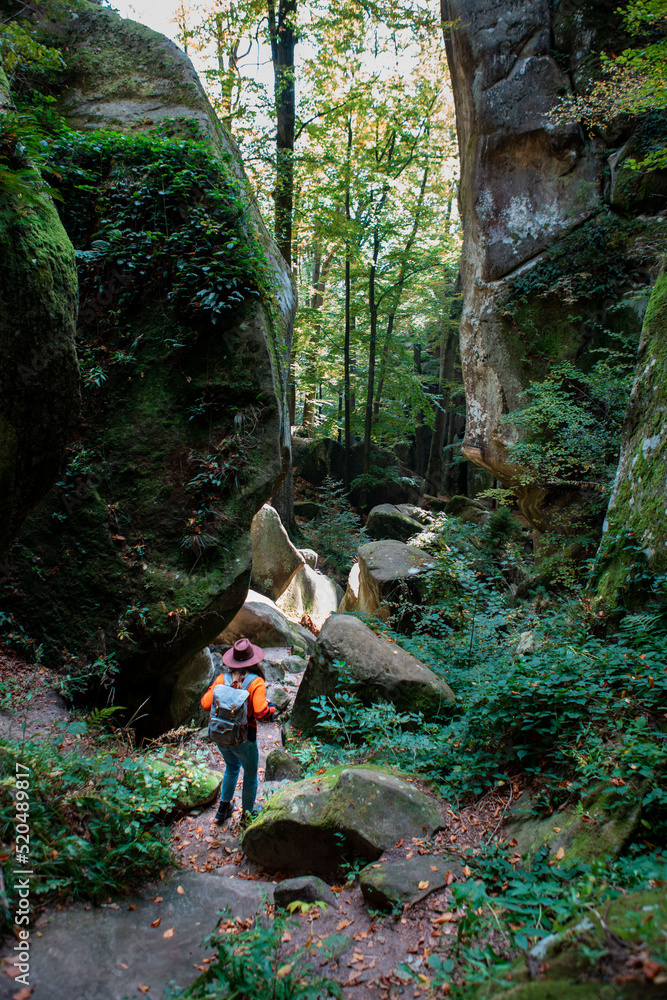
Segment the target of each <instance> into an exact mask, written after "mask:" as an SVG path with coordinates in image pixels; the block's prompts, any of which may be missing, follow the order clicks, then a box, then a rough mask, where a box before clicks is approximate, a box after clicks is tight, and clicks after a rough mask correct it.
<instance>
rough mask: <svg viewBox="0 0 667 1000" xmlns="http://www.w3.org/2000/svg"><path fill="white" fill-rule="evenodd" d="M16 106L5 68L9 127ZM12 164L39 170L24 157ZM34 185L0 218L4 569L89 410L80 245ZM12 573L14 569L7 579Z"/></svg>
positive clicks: (2, 83) (2, 99)
mask: <svg viewBox="0 0 667 1000" xmlns="http://www.w3.org/2000/svg"><path fill="white" fill-rule="evenodd" d="M10 105H11V99H10V96H9V88H8V86H7V78H6V77H5V74H4V71H3V70H2V68H1V67H0V121H1V120H2V118H3V116H4V110H3V109H4V108H6V107H9V106H10ZM9 166H10V167H11V168H12V169H14V170H26V169H28V168H29V166H30V164H29V163H28V162H27V161H25V160H23V159H22V157H21V156H20V155H17V154H16V153H15V155H14V157H13V159H11V160H10V162H9ZM34 180H35V183H36V185H37V186H36V187H35V189H34V191H35V197H34V199H33V200H32V201H30V202H28V203H27V205H26V202H25V200H19V199H18V198H17V197H16V196H12V195H11V194H10V195H7V194H6V189H5V188H4V186H3V211H2V216H1V217H0V357H2V365H1V366H0V562H2V557H3V556H4V554H5V552H6V551H7V548H8V547H9V544H10V543H11V542H12V541H13V539H14V537H15V536H16V532H17V530H18V528H19V525H20V524H21V523H22V521H23V519H24V518H25V516H26V514H27V513H28V511H29V510H30V509H31V508H32V507H33V505H34V504H35V503H36V502H37V501H38V500H40V499H41V498H42V497H43V496H44V494H45V493H46V492H47V491H48V489H49V488H50V487H51V486H52V484H53V482H54V481H55V479H56V477H57V475H58V473H59V471H60V469H61V468H62V466H63V464H64V460H65V446H66V445H67V443H68V441H69V436H70V432H71V430H72V427H73V425H74V421H75V420H76V418H77V416H78V414H79V407H80V405H81V398H80V394H79V367H78V364H77V360H76V351H75V348H74V329H75V322H76V313H77V307H78V285H77V277H76V264H75V260H74V247H73V246H72V244H71V242H70V240H69V238H68V236H67V233H66V232H65V230H64V228H63V226H62V223H61V221H60V219H59V217H58V213H57V212H56V209H55V207H54V204H53V202H52V200H51V198H50V197H49V196H48V195H47V194H46V193H44V192H42V193H41V194H39V195H38V191H39V187H40V186H41V182H40V181H39V176H38V174H37V172H35V174H34ZM24 183H25V181H24ZM3 570H4V572H3ZM8 573H11V561H9V562H8V563H7V564H6V567H3V568H2V569H0V579H1V578H2V577H3V576H5V575H6V574H8Z"/></svg>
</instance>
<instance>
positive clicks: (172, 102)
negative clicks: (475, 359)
mask: <svg viewBox="0 0 667 1000" xmlns="http://www.w3.org/2000/svg"><path fill="white" fill-rule="evenodd" d="M52 30H53V39H54V40H55V42H56V43H57V44H58V45H60V46H61V47H62V49H63V52H64V53H65V55H66V62H67V71H66V74H65V76H64V79H63V80H62V81H61V82H60V84H59V86H58V89H57V93H56V96H57V101H58V108H59V110H60V111H61V112H62V113H63V114H64V115H65V117H66V120H67V122H68V123H69V124H70V125H71V126H72V127H74V128H75V129H76V130H77V132H76V133H71V132H70V133H67V132H64V133H62V134H61V135H59V136H58V137H57V138H56V140H55V142H54V144H53V152H52V159H53V163H54V164H55V165H56V167H57V169H58V171H59V174H60V177H61V180H60V181H59V186H60V189H61V193H62V195H63V197H64V202H63V204H62V206H61V209H60V211H61V216H62V219H63V221H64V224H65V227H66V228H67V230H68V232H69V235H70V238H71V239H72V242H73V243H74V246H75V248H76V251H77V257H78V263H79V275H80V287H81V309H80V321H79V326H78V330H77V348H78V352H79V357H80V360H81V369H82V380H83V387H84V397H83V420H82V423H81V424H80V426H79V428H78V431H77V433H76V435H75V436H74V438H73V440H72V441H71V443H70V452H69V455H70V462H69V465H68V467H67V469H66V472H65V475H64V476H63V478H62V479H61V481H60V482H59V483H58V484H57V485H56V487H54V488H53V489H52V490H51V492H50V493H49V494H48V496H47V497H46V498H45V499H44V500H43V501H42V502H41V503H40V504H39V505H38V506H37V507H36V508H35V509H34V510H33V512H32V513H31V515H30V516H29V518H28V520H27V522H26V524H25V526H24V528H23V530H22V531H21V533H20V535H19V538H18V539H17V541H16V543H15V545H14V547H13V549H12V551H11V553H10V556H9V560H10V565H11V576H10V580H9V582H8V584H7V586H6V588H5V596H6V598H7V600H6V605H7V606H8V607H9V609H10V610H11V611H12V612H13V614H14V616H15V620H16V622H17V623H18V624H19V625H20V626H21V627H22V628H23V629H24V630H25V632H26V633H27V635H28V636H29V637H30V638H31V639H32V640H33V641H34V642H35V643H38V644H40V645H41V646H42V647H43V657H44V659H45V661H46V662H48V663H49V664H51V665H55V666H58V667H60V669H62V670H63V671H64V672H65V673H66V674H67V675H68V676H69V680H68V684H69V687H70V689H72V690H76V689H77V688H78V689H86V688H90V687H94V686H96V685H98V684H99V681H100V678H102V681H103V683H105V684H106V685H107V686H109V687H111V686H114V687H115V688H116V693H117V701H119V702H120V703H121V704H125V705H129V706H136V705H138V704H139V703H140V702H142V701H143V700H144V699H145V698H148V699H149V701H148V703H147V705H146V707H145V708H144V709H143V711H144V712H147V713H148V714H149V717H150V720H151V721H152V725H153V726H154V727H159V726H161V725H166V724H168V721H169V714H168V709H169V702H170V697H171V690H172V688H173V684H174V682H175V679H176V677H177V676H178V673H179V671H180V670H181V669H182V667H183V665H184V664H185V663H187V661H188V659H189V657H190V656H192V654H193V653H195V652H196V651H197V650H199V649H201V648H202V647H203V646H204V645H206V643H207V642H209V641H210V640H211V639H213V638H214V637H215V636H216V635H218V634H219V633H220V632H221V631H222V629H223V628H224V627H225V626H226V624H227V623H228V622H229V621H230V620H231V618H233V616H234V615H235V613H236V611H237V610H238V608H239V607H240V606H241V605H242V603H243V600H244V599H245V595H246V591H247V586H248V581H249V578H250V566H251V545H250V534H249V528H250V522H251V520H252V517H253V515H254V513H255V511H256V510H257V509H258V508H259V507H261V505H262V504H263V503H264V501H265V500H266V499H267V498H268V497H269V496H270V495H271V493H272V490H273V487H274V484H275V482H276V480H278V479H279V478H280V477H281V475H282V474H283V473H284V470H285V466H286V463H287V462H288V460H289V428H288V427H287V426H286V423H285V420H284V418H283V414H284V413H285V412H286V410H285V408H284V399H285V385H284V363H285V359H286V357H287V356H288V354H289V347H290V340H291V331H292V322H293V316H294V310H295V304H296V303H295V296H294V293H293V289H292V283H291V278H290V274H289V271H288V269H287V268H286V266H285V265H284V263H283V261H282V258H280V257H279V255H278V253H277V251H276V249H275V247H274V245H273V242H272V240H271V239H270V237H269V236H268V234H267V232H266V230H265V228H264V226H263V223H262V222H261V219H260V216H259V212H258V210H257V208H256V206H255V205H254V203H253V199H252V196H251V193H250V191H249V187H248V184H247V181H246V178H245V175H244V172H243V167H242V165H241V163H240V160H239V157H238V152H237V150H236V148H235V146H234V144H233V142H232V141H231V140H230V139H229V137H228V135H227V134H226V133H225V131H224V129H223V128H222V126H221V125H220V124H219V123H218V122H217V120H216V119H215V117H214V115H213V112H212V110H211V108H210V106H209V104H208V101H207V99H206V97H205V95H204V93H203V90H202V88H201V85H200V83H199V81H198V79H197V77H196V75H195V73H194V71H193V68H192V65H191V63H190V61H189V59H188V58H187V57H186V56H185V55H184V54H183V53H182V52H181V51H180V50H179V49H178V48H177V47H176V46H175V45H174V44H173V43H171V42H170V41H168V40H167V39H166V38H164V37H163V36H161V35H158V34H156V33H155V32H152V31H150V30H149V29H147V28H145V27H143V26H142V25H138V24H136V23H134V22H132V21H126V20H123V19H121V18H120V17H119V16H118V15H117V14H115V13H114V12H112V11H110V10H106V9H101V8H99V7H89V8H87V9H83V10H82V11H81V12H80V13H79V14H78V16H75V17H74V18H73V19H72V20H70V21H69V22H68V23H67V24H66V25H64V26H62V25H61V26H54V27H53V29H52ZM92 130H101V131H95V132H93V131H92Z"/></svg>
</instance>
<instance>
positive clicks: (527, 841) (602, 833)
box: [505, 785, 643, 864]
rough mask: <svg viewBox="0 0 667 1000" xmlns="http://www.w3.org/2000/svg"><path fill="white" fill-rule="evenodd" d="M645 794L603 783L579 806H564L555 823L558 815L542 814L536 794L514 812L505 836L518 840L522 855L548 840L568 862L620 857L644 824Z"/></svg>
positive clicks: (552, 853)
mask: <svg viewBox="0 0 667 1000" xmlns="http://www.w3.org/2000/svg"><path fill="white" fill-rule="evenodd" d="M642 798H643V795H642V792H641V791H639V790H638V789H633V794H632V795H625V796H621V795H619V792H618V789H617V788H614V787H613V786H605V785H600V786H599V787H598V788H596V789H594V790H593V791H591V792H590V793H589V794H588V795H587V796H586V797H585V798H584V799H583V801H582V802H581V804H580V807H579V808H575V807H574V806H570V807H568V808H567V809H563V810H562V811H561V812H559V813H558V818H557V821H554V816H553V815H551V816H545V817H540V816H539V815H536V814H535V811H534V809H533V802H532V800H531V798H530V797H528V796H527V797H526V799H525V801H524V799H523V797H522V799H521V804H520V805H519V806H518V807H516V808H515V809H514V810H512V812H511V813H510V815H509V819H508V821H507V823H506V825H505V837H506V838H507V839H508V840H511V839H514V840H516V842H517V848H516V849H517V851H518V853H519V854H521V855H529V856H530V855H533V854H535V853H536V852H537V851H538V850H539V849H540V848H541V847H543V846H544V845H545V844H546V845H547V846H548V847H549V852H550V854H551V856H552V857H556V856H558V857H559V860H560V859H562V860H563V863H564V864H575V863H576V862H577V861H583V862H586V863H588V864H590V863H591V862H593V861H600V860H604V859H605V858H609V857H618V855H619V854H620V853H621V851H622V850H623V848H624V847H625V846H626V845H627V844H628V843H629V842H630V840H631V838H632V836H633V834H634V833H635V831H636V829H637V827H638V825H639V821H640V816H641V802H642Z"/></svg>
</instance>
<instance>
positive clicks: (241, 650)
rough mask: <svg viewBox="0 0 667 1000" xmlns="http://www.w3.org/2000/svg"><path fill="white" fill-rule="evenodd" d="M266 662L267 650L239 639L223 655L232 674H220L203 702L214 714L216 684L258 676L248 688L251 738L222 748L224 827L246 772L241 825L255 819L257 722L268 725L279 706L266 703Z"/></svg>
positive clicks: (220, 811)
mask: <svg viewBox="0 0 667 1000" xmlns="http://www.w3.org/2000/svg"><path fill="white" fill-rule="evenodd" d="M263 659H264V650H263V649H260V647H259V646H255V645H254V644H253V643H252V642H250V640H249V639H238V640H237V641H236V642H235V643H234V645H233V646H232V648H231V649H228V650H227V652H226V653H224V654H223V657H222V662H223V663H224V665H225V666H226V667H227V670H228V671H229V673H227V674H218V676H217V677H216V679H215V680H214V681H213V683H212V684H211V686H210V688H209V689H208V691H207V692H206V694H205V695H204V696H203V698H202V700H201V706H202V708H204V709H206V711H207V712H208V711H210V709H211V705H212V703H213V688H214V687H215V686H216V684H226V683H227V682H228V680H229V676H230V674H231V678H232V685H233V686H234V687H235V688H239V687H241V685H242V683H243V681H244V679H245V677H246V676H247V675H248V674H256V677H255V679H254V680H253V681H252V682H251V684H250V686H249V687H248V701H247V703H246V704H247V709H248V738H247V740H246V741H245V743H240V744H239V745H238V746H237V747H233V748H232V747H218V750H219V751H220V753H221V754H222V756H223V758H224V761H225V776H224V778H223V780H222V792H221V795H220V805H219V806H218V811H217V812H216V814H215V819H214V823H224V822H225V820H227V819H229V818H230V816H231V815H232V812H233V808H232V796H233V795H234V789H235V788H236V782H237V781H238V777H239V771H240V770H241V768H243V793H242V796H241V806H242V818H241V822H242V823H244V822H247V821H248V818H250V819H252V817H253V816H254V814H255V813H254V810H255V796H256V795H257V766H258V764H259V752H258V750H257V720H258V719H261V720H262V721H268V720H269V719H273V717H274V716H275V714H276V707H275V705H273V704H271V702H268V701H267V700H266V683H265V677H264V671H263V670H262V667H261V666H260V663H261V661H262V660H263Z"/></svg>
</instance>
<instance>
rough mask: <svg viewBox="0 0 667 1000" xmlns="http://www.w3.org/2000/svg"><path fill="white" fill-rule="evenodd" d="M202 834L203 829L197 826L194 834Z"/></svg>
mask: <svg viewBox="0 0 667 1000" xmlns="http://www.w3.org/2000/svg"><path fill="white" fill-rule="evenodd" d="M203 832H204V827H203V826H198V827H197V829H196V830H195V833H198V834H200V835H201V834H202V833H203Z"/></svg>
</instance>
